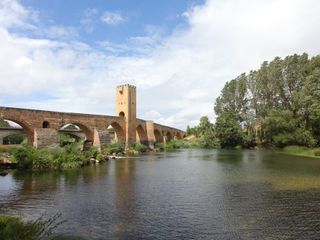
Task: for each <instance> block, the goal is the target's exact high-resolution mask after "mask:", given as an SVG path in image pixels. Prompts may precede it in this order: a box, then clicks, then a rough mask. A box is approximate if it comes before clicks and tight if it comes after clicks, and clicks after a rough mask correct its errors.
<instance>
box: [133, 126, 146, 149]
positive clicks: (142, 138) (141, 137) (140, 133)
mask: <svg viewBox="0 0 320 240" xmlns="http://www.w3.org/2000/svg"><path fill="white" fill-rule="evenodd" d="M136 136H137V138H136V139H137V142H140V143H142V144H144V145H148V136H147V133H146V131H145V130H144V128H143V127H142V126H141V124H139V125H138V127H137V129H136Z"/></svg>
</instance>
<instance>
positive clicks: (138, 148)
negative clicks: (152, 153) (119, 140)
mask: <svg viewBox="0 0 320 240" xmlns="http://www.w3.org/2000/svg"><path fill="white" fill-rule="evenodd" d="M132 148H133V149H134V150H135V151H137V152H139V153H144V152H147V151H148V147H147V146H146V145H143V144H141V143H134V144H133V145H132Z"/></svg>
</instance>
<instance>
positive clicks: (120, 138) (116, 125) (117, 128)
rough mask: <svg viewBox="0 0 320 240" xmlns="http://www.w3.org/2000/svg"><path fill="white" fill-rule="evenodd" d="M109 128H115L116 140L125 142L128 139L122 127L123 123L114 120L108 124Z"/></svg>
mask: <svg viewBox="0 0 320 240" xmlns="http://www.w3.org/2000/svg"><path fill="white" fill-rule="evenodd" d="M107 128H108V129H110V128H112V129H113V130H114V140H116V141H117V142H120V143H124V142H125V140H126V138H125V136H126V135H125V131H124V129H123V128H122V127H121V125H120V124H119V123H117V122H112V123H110V124H108V125H107ZM109 134H110V135H111V132H110V130H109Z"/></svg>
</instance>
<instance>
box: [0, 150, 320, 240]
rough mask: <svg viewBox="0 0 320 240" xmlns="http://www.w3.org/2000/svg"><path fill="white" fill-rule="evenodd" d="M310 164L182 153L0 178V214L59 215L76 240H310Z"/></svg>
mask: <svg viewBox="0 0 320 240" xmlns="http://www.w3.org/2000/svg"><path fill="white" fill-rule="evenodd" d="M319 172H320V161H319V160H318V159H309V158H301V157H292V156H286V155H282V154H278V153H275V152H269V151H261V150H246V151H239V150H234V151H230V150H228V151H227V150H218V151H215V150H183V151H179V152H168V153H153V154H149V155H144V156H141V157H139V158H131V159H130V158H128V159H121V160H114V161H109V162H108V163H106V164H102V165H97V166H94V165H93V166H90V167H86V168H83V169H79V170H70V171H65V172H48V173H31V172H27V173H25V172H24V173H22V172H18V171H14V172H12V173H10V174H9V175H7V176H5V177H1V178H0V211H1V212H5V213H8V214H22V215H23V216H24V217H25V218H36V217H39V216H40V215H42V214H43V213H46V215H48V216H52V215H54V214H55V213H57V212H60V213H62V215H63V219H62V220H67V224H65V225H63V226H60V227H59V228H58V229H57V232H58V233H59V234H63V235H66V236H73V235H76V236H81V237H83V238H85V239H115V238H116V239H175V238H180V239H184V238H186V239H199V238H201V239H266V238H268V239H278V238H279V237H284V238H287V239H299V238H300V239H302V238H303V236H306V235H305V234H307V236H308V238H309V239H316V238H317V237H318V236H319V234H320V229H319V222H320V205H319V199H320V175H319Z"/></svg>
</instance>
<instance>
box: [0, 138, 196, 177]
mask: <svg viewBox="0 0 320 240" xmlns="http://www.w3.org/2000/svg"><path fill="white" fill-rule="evenodd" d="M193 145H194V144H192V143H189V142H188V141H185V140H172V141H170V142H168V143H166V144H163V143H156V144H155V148H154V149H149V148H148V147H147V146H145V145H143V144H141V143H135V144H133V145H132V146H130V147H129V148H128V149H125V146H124V144H121V143H116V142H114V143H111V144H109V145H108V146H107V147H104V148H102V149H100V150H98V149H97V148H94V147H92V148H91V149H90V150H88V151H84V150H83V149H82V146H83V143H82V142H73V143H67V144H60V145H55V146H50V147H47V148H41V149H38V148H34V147H31V146H27V145H20V146H1V148H0V172H3V173H4V174H6V173H7V171H6V170H7V169H12V168H18V169H22V170H23V169H24V170H34V171H47V170H66V169H74V168H80V167H83V166H87V165H89V164H98V163H102V162H105V161H108V160H111V159H117V158H120V157H125V156H133V155H134V156H136V155H141V154H143V153H147V152H150V151H156V152H161V151H174V150H175V149H179V148H191V147H194V146H193Z"/></svg>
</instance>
